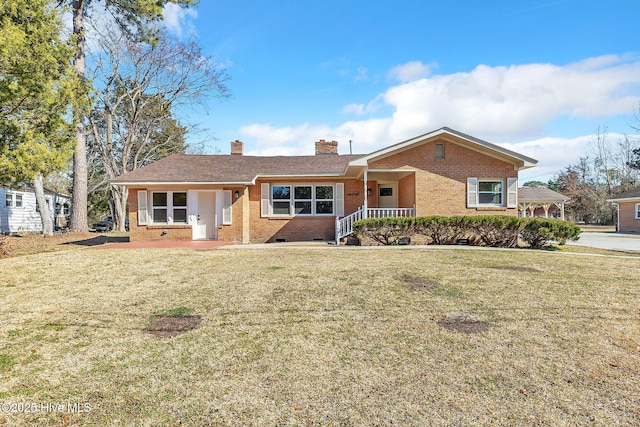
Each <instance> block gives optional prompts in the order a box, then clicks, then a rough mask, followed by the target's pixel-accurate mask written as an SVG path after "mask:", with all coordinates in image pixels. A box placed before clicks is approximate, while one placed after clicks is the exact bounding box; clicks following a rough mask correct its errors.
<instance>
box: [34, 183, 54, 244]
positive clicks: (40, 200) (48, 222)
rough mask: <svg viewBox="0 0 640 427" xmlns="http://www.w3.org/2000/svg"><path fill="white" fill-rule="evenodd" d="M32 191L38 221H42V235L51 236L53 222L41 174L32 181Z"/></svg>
mask: <svg viewBox="0 0 640 427" xmlns="http://www.w3.org/2000/svg"><path fill="white" fill-rule="evenodd" d="M33 189H34V191H35V193H36V204H37V206H38V209H40V219H41V220H42V235H43V236H53V220H52V219H51V212H50V211H49V205H47V199H46V198H45V196H44V179H43V177H42V174H41V173H38V174H37V175H36V177H35V178H34V179H33Z"/></svg>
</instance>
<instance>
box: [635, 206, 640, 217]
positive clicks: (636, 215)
mask: <svg viewBox="0 0 640 427" xmlns="http://www.w3.org/2000/svg"><path fill="white" fill-rule="evenodd" d="M635 208H636V209H635V212H636V214H635V218H636V219H640V203H636V204H635Z"/></svg>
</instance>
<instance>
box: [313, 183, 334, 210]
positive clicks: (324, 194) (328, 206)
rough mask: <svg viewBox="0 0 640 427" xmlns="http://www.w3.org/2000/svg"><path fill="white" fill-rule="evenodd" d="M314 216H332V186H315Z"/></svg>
mask: <svg viewBox="0 0 640 427" xmlns="http://www.w3.org/2000/svg"><path fill="white" fill-rule="evenodd" d="M316 214H317V215H332V214H333V186H332V185H318V186H316Z"/></svg>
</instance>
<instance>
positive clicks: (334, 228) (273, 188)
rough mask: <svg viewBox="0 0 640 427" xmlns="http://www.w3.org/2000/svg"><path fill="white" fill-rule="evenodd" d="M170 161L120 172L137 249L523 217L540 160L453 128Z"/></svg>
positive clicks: (234, 149) (237, 145)
mask: <svg viewBox="0 0 640 427" xmlns="http://www.w3.org/2000/svg"><path fill="white" fill-rule="evenodd" d="M337 146H338V143H337V142H335V141H324V140H320V141H318V142H316V155H315V156H274V157H259V156H244V155H243V153H242V151H243V144H242V142H240V141H234V142H232V143H231V154H230V155H209V156H201V155H173V156H169V157H167V158H164V159H162V160H159V161H157V162H155V163H153V164H150V165H148V166H145V167H143V168H140V169H137V170H135V171H133V172H130V173H127V174H123V175H121V176H119V177H117V178H116V179H114V180H112V183H113V184H119V185H125V186H127V187H128V188H129V212H130V214H129V215H130V231H131V237H130V238H131V240H132V241H141V240H157V239H175V240H191V239H219V240H227V241H237V242H242V243H254V242H276V241H301V240H325V241H333V240H339V239H340V238H342V237H344V236H346V235H348V234H349V233H350V232H351V228H350V227H351V225H352V223H353V222H354V221H355V220H357V219H359V218H363V217H381V216H428V215H486V214H500V215H518V194H517V191H518V171H520V170H523V169H526V168H530V167H533V166H535V164H536V163H537V161H536V160H534V159H531V158H529V157H526V156H523V155H521V154H518V153H515V152H513V151H510V150H507V149H504V148H502V147H499V146H497V145H493V144H490V143H488V142H486V141H482V140H480V139H477V138H474V137H472V136H469V135H465V134H463V133H460V132H458V131H455V130H453V129H449V128H446V127H445V128H441V129H438V130H436V131H433V132H430V133H427V134H424V135H421V136H418V137H415V138H412V139H409V140H407V141H403V142H400V143H398V144H395V145H391V146H389V147H386V148H383V149H381V150H378V151H375V152H373V153H370V154H366V155H362V154H361V155H338V150H337Z"/></svg>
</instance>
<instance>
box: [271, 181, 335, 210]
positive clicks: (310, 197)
mask: <svg viewBox="0 0 640 427" xmlns="http://www.w3.org/2000/svg"><path fill="white" fill-rule="evenodd" d="M334 210H335V209H334V187H333V185H272V186H271V214H272V215H283V216H288V215H333V214H334Z"/></svg>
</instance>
